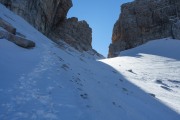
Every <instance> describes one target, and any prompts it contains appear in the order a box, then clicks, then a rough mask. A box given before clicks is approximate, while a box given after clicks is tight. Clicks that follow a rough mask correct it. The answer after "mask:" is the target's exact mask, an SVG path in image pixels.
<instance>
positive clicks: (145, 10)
mask: <svg viewBox="0 0 180 120" xmlns="http://www.w3.org/2000/svg"><path fill="white" fill-rule="evenodd" d="M165 37H172V38H176V39H180V0H135V1H133V2H130V3H126V4H123V5H122V6H121V14H120V17H119V19H118V20H117V22H116V23H115V25H114V28H113V35H112V44H111V45H110V46H109V54H108V57H115V56H117V55H118V54H119V52H120V51H123V50H126V49H130V48H133V47H136V46H138V45H141V44H143V43H146V42H147V41H150V40H153V39H159V38H165Z"/></svg>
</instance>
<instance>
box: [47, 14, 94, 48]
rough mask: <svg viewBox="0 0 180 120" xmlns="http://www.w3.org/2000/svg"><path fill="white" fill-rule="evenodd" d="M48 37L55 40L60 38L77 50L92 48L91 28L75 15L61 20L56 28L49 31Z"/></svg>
mask: <svg viewBox="0 0 180 120" xmlns="http://www.w3.org/2000/svg"><path fill="white" fill-rule="evenodd" d="M50 37H51V38H52V39H53V40H54V41H55V42H56V41H58V39H59V38H62V39H63V40H64V41H65V42H66V43H68V44H69V45H70V46H73V47H74V48H76V49H77V50H79V51H88V50H90V49H92V46H91V42H92V29H91V28H90V27H89V25H88V24H87V22H86V21H78V19H77V18H75V17H73V18H69V19H67V20H65V21H63V22H62V23H61V25H60V26H59V27H57V29H55V30H54V31H53V32H51V34H50Z"/></svg>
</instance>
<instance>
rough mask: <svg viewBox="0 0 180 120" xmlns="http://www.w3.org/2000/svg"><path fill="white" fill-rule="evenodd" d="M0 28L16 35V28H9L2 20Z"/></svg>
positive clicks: (0, 20)
mask: <svg viewBox="0 0 180 120" xmlns="http://www.w3.org/2000/svg"><path fill="white" fill-rule="evenodd" d="M0 27H2V28H4V29H5V30H7V31H8V32H10V33H12V34H15V33H16V28H14V27H13V26H11V25H10V24H9V23H8V22H6V21H4V20H3V19H1V18H0Z"/></svg>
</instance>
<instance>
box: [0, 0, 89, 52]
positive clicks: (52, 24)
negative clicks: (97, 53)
mask: <svg viewBox="0 0 180 120" xmlns="http://www.w3.org/2000/svg"><path fill="white" fill-rule="evenodd" d="M0 3H2V4H4V5H5V6H6V7H8V8H9V9H10V10H12V11H13V12H15V13H16V14H18V15H20V16H22V17H23V18H24V19H25V20H26V21H28V22H29V23H30V24H32V25H33V26H34V27H35V28H36V29H38V30H39V31H40V32H42V33H43V34H45V35H46V36H47V37H49V38H50V39H52V40H53V41H54V42H56V43H59V41H61V40H63V41H65V42H66V43H68V44H69V45H70V46H72V47H74V48H75V49H77V50H79V51H88V50H92V46H91V42H92V29H91V28H90V27H89V25H88V24H87V22H85V21H78V19H77V18H69V19H67V17H66V16H67V13H68V11H69V9H70V8H71V7H72V1H71V0H43V1H42V0H0ZM84 31H86V32H84Z"/></svg>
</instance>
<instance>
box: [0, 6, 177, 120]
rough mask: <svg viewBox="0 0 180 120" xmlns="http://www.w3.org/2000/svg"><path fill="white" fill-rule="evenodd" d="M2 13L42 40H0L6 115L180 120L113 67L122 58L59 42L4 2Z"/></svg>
mask: <svg viewBox="0 0 180 120" xmlns="http://www.w3.org/2000/svg"><path fill="white" fill-rule="evenodd" d="M0 18H2V19H4V20H6V21H8V22H9V23H10V24H12V25H13V26H14V27H16V28H17V32H18V33H21V34H23V35H24V36H26V38H27V39H30V40H33V41H35V42H36V47H35V48H33V49H24V48H20V47H18V46H16V45H15V44H13V43H11V42H9V41H7V40H5V39H0V120H160V119H162V120H179V118H180V115H179V113H178V112H176V111H174V110H172V109H171V108H170V107H168V106H166V105H165V104H164V103H162V102H161V101H159V99H157V98H154V97H152V96H151V95H149V94H147V93H146V92H145V91H143V90H142V89H140V88H139V87H137V86H136V85H134V84H132V83H131V78H134V77H133V76H132V75H131V74H129V76H126V74H124V72H125V73H127V75H128V73H129V72H127V71H125V70H126V69H122V70H124V71H122V73H121V72H120V71H121V69H120V68H119V67H118V68H117V69H116V67H117V66H113V60H117V63H116V64H118V63H119V61H118V59H119V58H117V59H107V60H102V61H97V60H95V58H96V57H97V56H93V55H92V53H90V52H84V53H80V52H78V51H76V50H74V49H73V48H71V47H70V46H68V45H66V44H65V43H61V44H62V45H61V46H57V45H56V44H54V43H53V42H51V40H49V39H48V38H46V37H45V36H43V35H42V34H41V33H39V32H38V31H37V30H35V29H34V28H33V27H31V26H30V25H29V24H28V23H27V22H25V21H24V20H23V19H22V18H20V17H18V16H17V15H15V14H13V13H12V12H10V11H9V10H7V9H6V8H5V7H3V6H2V5H1V4H0ZM178 43H179V42H178ZM175 61H176V62H178V60H175ZM107 63H108V64H107ZM122 64H123V63H122ZM124 64H125V63H124ZM132 70H133V71H134V72H137V71H135V70H134V69H132ZM128 77H131V78H128ZM173 77H174V76H173ZM173 77H172V79H171V80H176V79H173ZM176 77H178V76H176ZM163 80H165V79H163ZM163 82H164V81H163ZM176 82H177V81H176ZM142 84H144V83H143V82H142ZM172 84H173V83H172ZM153 85H155V84H153ZM158 85H159V84H158ZM154 88H156V87H154ZM171 89H173V90H174V88H171ZM163 90H164V89H163ZM163 90H162V92H164V93H167V91H165V90H164V91H163ZM176 90H178V88H176ZM168 92H169V91H168ZM153 93H154V92H153ZM178 94H179V93H178ZM160 95H161V94H160ZM173 97H176V96H173ZM170 101H171V100H170ZM177 105H179V104H178V103H177Z"/></svg>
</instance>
